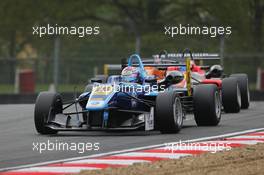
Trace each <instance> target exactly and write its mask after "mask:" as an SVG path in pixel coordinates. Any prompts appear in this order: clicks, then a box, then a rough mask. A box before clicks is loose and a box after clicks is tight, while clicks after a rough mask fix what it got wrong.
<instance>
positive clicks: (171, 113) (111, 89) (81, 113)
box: [34, 54, 220, 134]
mask: <svg viewBox="0 0 264 175" xmlns="http://www.w3.org/2000/svg"><path fill="white" fill-rule="evenodd" d="M171 65H174V64H170V66H171ZM175 65H177V66H179V64H175ZM188 65H189V64H188ZM144 66H150V65H148V64H147V63H146V64H143V63H142V60H141V58H140V56H139V55H137V54H134V55H131V56H130V57H129V58H128V60H127V64H126V65H125V66H124V68H123V70H122V72H121V75H112V76H109V77H108V78H107V81H106V83H103V82H102V80H100V79H97V80H96V79H93V80H92V83H93V84H92V89H91V90H88V91H85V92H84V93H82V94H81V95H80V96H79V97H78V98H76V99H75V100H73V101H71V102H68V103H63V101H62V97H61V95H60V94H59V93H51V92H41V93H40V94H39V95H38V97H37V100H36V104H35V113H34V119H35V128H36V130H37V132H38V133H40V134H56V133H57V132H58V131H98V130H145V131H148V130H159V131H161V133H177V132H179V131H180V129H181V128H182V124H183V119H184V116H185V113H186V112H187V111H186V110H185V109H187V108H186V104H185V101H186V99H189V98H191V99H194V101H195V102H196V103H197V104H203V106H201V105H198V106H193V107H194V110H195V111H198V112H197V115H196V117H198V118H199V119H200V120H201V121H204V120H206V121H204V122H203V123H204V125H210V126H215V125H217V124H218V123H219V121H220V118H219V117H217V116H218V115H216V114H217V110H216V106H217V105H216V104H218V103H216V102H217V99H218V98H214V97H216V95H217V93H216V91H217V90H216V88H212V87H211V86H210V85H208V86H204V85H202V86H200V85H197V86H195V87H191V86H187V89H186V88H183V89H179V88H175V86H174V85H175V84H177V83H180V82H181V81H183V79H189V80H190V78H191V77H190V74H185V75H184V74H183V73H181V72H180V71H171V72H170V73H167V74H166V77H165V78H164V80H162V81H160V80H159V81H158V78H157V77H155V76H153V75H149V74H148V73H147V72H146V70H145V68H144ZM151 66H157V67H162V66H165V67H167V66H168V65H166V64H165V65H164V64H157V65H155V64H151ZM184 66H186V65H184ZM187 67H190V66H187ZM186 72H190V68H187V70H186ZM188 87H189V88H188ZM88 89H89V88H88ZM208 90H213V91H212V94H209V93H208ZM187 91H188V92H190V93H186V92H187ZM192 91H193V92H192ZM192 93H194V96H192ZM213 94H215V95H213ZM205 97H206V98H205ZM208 104H215V105H208ZM212 111H213V112H212ZM208 112H210V114H211V113H212V114H213V115H210V116H208V117H209V118H208V117H207V118H204V115H205V114H208ZM200 125H203V124H199V126H200Z"/></svg>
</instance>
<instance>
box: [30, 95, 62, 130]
mask: <svg viewBox="0 0 264 175" xmlns="http://www.w3.org/2000/svg"><path fill="white" fill-rule="evenodd" d="M59 113H62V98H61V95H60V94H58V93H51V92H41V93H40V94H39V95H38V97H37V100H36V104H35V112H34V122H35V128H36V130H37V132H38V133H39V134H56V133H57V131H56V130H53V129H51V128H48V127H46V125H47V123H48V122H49V121H51V120H52V119H53V118H54V117H55V115H56V114H59Z"/></svg>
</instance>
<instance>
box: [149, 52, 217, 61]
mask: <svg viewBox="0 0 264 175" xmlns="http://www.w3.org/2000/svg"><path fill="white" fill-rule="evenodd" d="M153 57H154V58H155V57H160V58H169V59H183V58H186V57H189V58H191V59H193V60H220V59H221V57H220V55H219V54H218V53H192V54H190V53H184V56H183V53H168V54H162V55H153Z"/></svg>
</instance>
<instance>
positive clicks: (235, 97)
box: [222, 77, 241, 113]
mask: <svg viewBox="0 0 264 175" xmlns="http://www.w3.org/2000/svg"><path fill="white" fill-rule="evenodd" d="M222 104H223V107H224V111H225V112H226V113H238V112H239V111H240V108H241V94H240V88H239V84H238V80H237V78H235V77H229V78H224V79H223V81H222Z"/></svg>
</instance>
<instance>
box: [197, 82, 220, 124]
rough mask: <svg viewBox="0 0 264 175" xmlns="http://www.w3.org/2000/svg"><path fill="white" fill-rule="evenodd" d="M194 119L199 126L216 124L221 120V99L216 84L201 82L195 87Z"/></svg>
mask: <svg viewBox="0 0 264 175" xmlns="http://www.w3.org/2000/svg"><path fill="white" fill-rule="evenodd" d="M193 103H194V119H195V122H196V124H197V126H216V125H218V123H219V122H220V120H221V106H222V105H221V100H220V94H219V90H218V88H217V86H216V85H214V84H201V85H197V86H195V88H194V92H193Z"/></svg>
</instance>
